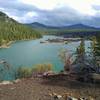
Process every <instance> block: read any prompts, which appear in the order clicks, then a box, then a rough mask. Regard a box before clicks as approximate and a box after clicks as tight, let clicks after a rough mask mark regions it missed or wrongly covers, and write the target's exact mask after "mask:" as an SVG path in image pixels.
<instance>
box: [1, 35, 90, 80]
mask: <svg viewBox="0 0 100 100" xmlns="http://www.w3.org/2000/svg"><path fill="white" fill-rule="evenodd" d="M52 38H57V37H56V36H43V38H41V39H36V40H29V41H17V42H15V43H13V44H12V45H11V47H10V48H7V49H0V59H5V60H6V61H7V62H8V63H9V64H10V65H11V68H12V69H16V68H18V67H33V66H35V65H37V64H48V63H49V64H52V65H53V68H54V71H56V72H58V71H60V70H63V66H64V64H63V62H62V60H61V58H60V57H59V53H60V50H61V49H63V48H66V49H67V50H68V51H69V52H71V53H74V52H75V51H76V48H77V47H78V46H79V43H80V41H78V42H70V43H68V44H63V43H40V41H44V40H47V39H52ZM85 47H86V50H88V47H90V41H85ZM2 66H3V65H0V67H2ZM12 72H13V71H12ZM0 77H1V78H2V79H5V80H12V79H14V76H12V74H11V72H8V71H5V72H3V74H2V75H1V76H0Z"/></svg>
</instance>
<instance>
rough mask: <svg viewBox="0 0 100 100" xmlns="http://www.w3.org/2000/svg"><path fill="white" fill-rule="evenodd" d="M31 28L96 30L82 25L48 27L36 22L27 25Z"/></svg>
mask: <svg viewBox="0 0 100 100" xmlns="http://www.w3.org/2000/svg"><path fill="white" fill-rule="evenodd" d="M27 25H29V26H31V27H33V28H38V29H68V30H69V29H98V28H95V27H91V26H88V25H84V24H75V25H70V26H48V25H44V24H41V23H38V22H34V23H31V24H27Z"/></svg>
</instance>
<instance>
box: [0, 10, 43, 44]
mask: <svg viewBox="0 0 100 100" xmlns="http://www.w3.org/2000/svg"><path fill="white" fill-rule="evenodd" d="M40 37H41V34H40V33H39V32H38V31H36V30H34V29H32V28H31V27H28V26H26V25H23V24H20V23H18V22H16V21H15V20H13V19H12V18H9V17H8V16H7V15H6V14H4V13H2V12H0V45H2V44H4V43H7V42H9V41H13V40H22V39H35V38H40Z"/></svg>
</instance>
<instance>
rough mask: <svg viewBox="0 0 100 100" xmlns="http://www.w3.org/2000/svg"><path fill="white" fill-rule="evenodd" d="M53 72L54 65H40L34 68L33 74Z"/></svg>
mask: <svg viewBox="0 0 100 100" xmlns="http://www.w3.org/2000/svg"><path fill="white" fill-rule="evenodd" d="M51 70H52V64H38V65H36V66H35V67H34V68H32V71H33V72H40V73H43V72H47V71H51Z"/></svg>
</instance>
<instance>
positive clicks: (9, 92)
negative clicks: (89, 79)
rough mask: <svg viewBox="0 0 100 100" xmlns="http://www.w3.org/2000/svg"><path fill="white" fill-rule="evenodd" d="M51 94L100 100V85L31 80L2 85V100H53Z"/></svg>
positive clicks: (0, 93) (0, 97) (0, 86)
mask: <svg viewBox="0 0 100 100" xmlns="http://www.w3.org/2000/svg"><path fill="white" fill-rule="evenodd" d="M51 93H57V94H59V95H63V94H66V93H69V94H70V95H71V96H73V97H89V96H92V97H93V98H94V100H100V84H89V83H80V82H77V81H64V80H45V79H41V78H30V79H22V80H21V81H20V82H18V83H15V84H8V85H0V100H53V97H52V96H50V94H51Z"/></svg>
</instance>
